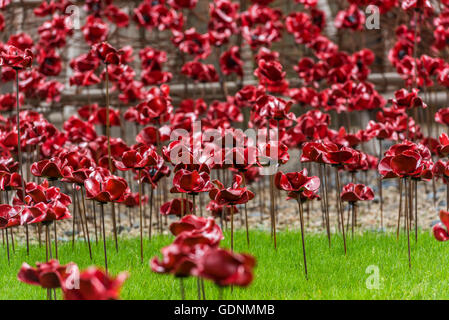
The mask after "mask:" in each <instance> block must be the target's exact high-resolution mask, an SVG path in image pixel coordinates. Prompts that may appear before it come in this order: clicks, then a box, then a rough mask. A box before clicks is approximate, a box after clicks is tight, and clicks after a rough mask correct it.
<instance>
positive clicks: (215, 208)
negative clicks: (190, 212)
mask: <svg viewBox="0 0 449 320" xmlns="http://www.w3.org/2000/svg"><path fill="white" fill-rule="evenodd" d="M206 210H208V211H210V213H211V215H212V216H213V217H215V218H224V219H226V220H227V221H230V220H231V210H232V211H233V212H232V213H233V214H237V213H238V212H239V209H238V207H237V206H227V205H223V204H219V203H218V202H217V201H215V200H211V201H209V203H208V204H207V206H206Z"/></svg>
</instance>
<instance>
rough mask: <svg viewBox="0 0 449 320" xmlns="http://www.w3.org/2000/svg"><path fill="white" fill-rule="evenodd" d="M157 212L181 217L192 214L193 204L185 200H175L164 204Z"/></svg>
mask: <svg viewBox="0 0 449 320" xmlns="http://www.w3.org/2000/svg"><path fill="white" fill-rule="evenodd" d="M159 212H160V213H161V214H162V215H164V216H168V215H175V216H177V217H183V216H185V215H189V214H192V213H193V202H192V201H190V200H187V199H180V198H176V199H173V200H170V201H168V202H166V203H164V204H163V205H162V206H161V208H160V209H159Z"/></svg>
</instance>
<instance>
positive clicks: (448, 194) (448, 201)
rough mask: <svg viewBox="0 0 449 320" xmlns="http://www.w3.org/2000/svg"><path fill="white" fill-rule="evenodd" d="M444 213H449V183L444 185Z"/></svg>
mask: <svg viewBox="0 0 449 320" xmlns="http://www.w3.org/2000/svg"><path fill="white" fill-rule="evenodd" d="M446 211H449V183H446Z"/></svg>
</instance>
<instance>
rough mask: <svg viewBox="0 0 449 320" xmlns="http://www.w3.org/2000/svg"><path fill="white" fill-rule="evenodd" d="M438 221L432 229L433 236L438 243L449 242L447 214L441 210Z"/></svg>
mask: <svg viewBox="0 0 449 320" xmlns="http://www.w3.org/2000/svg"><path fill="white" fill-rule="evenodd" d="M440 221H441V222H439V223H437V224H436V225H434V226H433V228H432V232H433V236H434V237H435V239H437V240H438V241H447V240H449V233H448V230H449V212H447V211H444V210H441V211H440Z"/></svg>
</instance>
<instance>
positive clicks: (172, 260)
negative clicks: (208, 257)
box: [150, 243, 209, 278]
mask: <svg viewBox="0 0 449 320" xmlns="http://www.w3.org/2000/svg"><path fill="white" fill-rule="evenodd" d="M208 249H209V247H208V246H207V245H203V246H194V247H190V246H188V245H183V244H177V243H172V244H171V245H169V246H167V247H164V248H162V249H161V253H162V260H159V259H158V258H157V257H155V258H153V259H151V261H150V266H151V270H152V271H153V272H157V273H171V274H173V275H174V276H175V277H181V278H182V277H188V276H190V275H191V274H192V270H193V268H195V267H196V264H197V262H198V257H199V256H201V255H203V254H204V251H206V250H208Z"/></svg>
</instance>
